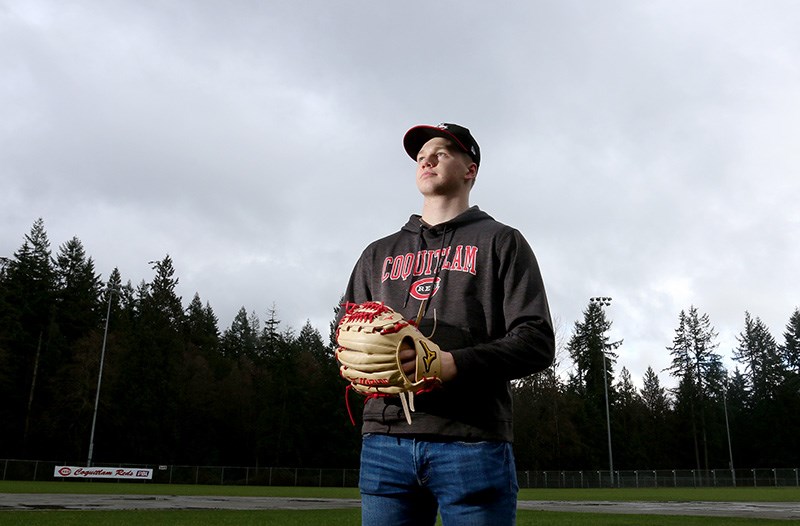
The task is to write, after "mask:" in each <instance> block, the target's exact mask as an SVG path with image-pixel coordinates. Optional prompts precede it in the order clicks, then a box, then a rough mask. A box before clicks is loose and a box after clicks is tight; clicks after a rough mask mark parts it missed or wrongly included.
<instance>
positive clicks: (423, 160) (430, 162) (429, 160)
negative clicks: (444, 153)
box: [419, 154, 436, 166]
mask: <svg viewBox="0 0 800 526" xmlns="http://www.w3.org/2000/svg"><path fill="white" fill-rule="evenodd" d="M419 164H420V166H434V165H435V164H436V156H435V155H433V154H431V155H423V156H422V157H420V160H419Z"/></svg>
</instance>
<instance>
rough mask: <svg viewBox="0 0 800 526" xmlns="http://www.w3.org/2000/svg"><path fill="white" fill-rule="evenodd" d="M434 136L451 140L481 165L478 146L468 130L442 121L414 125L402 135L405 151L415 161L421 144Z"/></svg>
mask: <svg viewBox="0 0 800 526" xmlns="http://www.w3.org/2000/svg"><path fill="white" fill-rule="evenodd" d="M434 137H444V138H445V139H450V140H451V141H453V144H455V145H456V146H457V147H459V148H461V149H462V150H463V151H464V153H466V154H467V155H469V156H470V158H471V159H472V160H473V161H474V162H475V164H477V165H478V166H480V165H481V148H480V146H478V143H477V142H476V141H475V138H474V137H472V134H471V133H470V132H469V130H468V129H467V128H464V127H463V126H459V125H458V124H449V123H446V122H443V123H442V124H440V125H438V126H429V125H427V124H422V125H420V126H414V127H413V128H411V129H410V130H408V131H407V132H406V135H405V137H403V146H404V147H405V149H406V153H408V155H410V156H411V158H412V159H414V160H415V161H416V160H417V154H418V153H419V151H420V150H421V149H422V146H423V145H424V144H425V143H426V142H428V141H430V140H431V139H433V138H434Z"/></svg>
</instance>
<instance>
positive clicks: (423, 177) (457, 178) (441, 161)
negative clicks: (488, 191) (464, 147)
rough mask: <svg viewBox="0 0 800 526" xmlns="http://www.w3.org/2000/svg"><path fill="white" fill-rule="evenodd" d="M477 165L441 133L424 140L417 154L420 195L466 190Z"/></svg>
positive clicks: (448, 194)
mask: <svg viewBox="0 0 800 526" xmlns="http://www.w3.org/2000/svg"><path fill="white" fill-rule="evenodd" d="M477 170H478V167H477V165H476V164H475V163H474V162H472V160H471V159H470V158H469V156H468V155H467V154H465V153H463V152H461V151H460V150H458V149H456V148H454V147H453V143H452V142H451V141H449V140H448V139H445V138H442V137H434V138H433V139H431V140H429V141H428V142H426V143H425V144H424V145H423V146H422V148H421V149H420V151H419V153H418V154H417V188H418V189H419V191H420V192H421V193H422V195H425V196H428V195H431V196H433V195H442V196H453V195H457V194H459V193H462V192H465V191H466V192H469V189H470V188H471V186H472V180H473V179H475V175H476V173H477Z"/></svg>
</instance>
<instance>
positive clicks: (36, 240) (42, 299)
mask: <svg viewBox="0 0 800 526" xmlns="http://www.w3.org/2000/svg"><path fill="white" fill-rule="evenodd" d="M56 290H57V287H56V275H55V267H54V263H53V259H52V256H51V251H50V240H49V239H48V236H47V232H46V231H45V227H44V221H43V220H42V219H41V218H39V219H38V220H36V221H35V222H34V224H33V226H32V227H31V231H30V233H29V234H27V235H26V236H25V241H24V242H23V244H22V247H20V249H19V250H17V251H16V252H15V253H14V257H13V259H11V260H8V261H7V262H6V264H5V266H4V275H3V290H2V293H1V294H2V301H1V302H0V305H2V307H3V312H2V313H0V331H1V332H0V348H2V349H4V355H5V361H6V365H7V373H6V378H7V379H8V380H7V381H6V383H5V390H6V391H7V392H6V393H0V394H4V395H5V396H4V397H3V403H2V404H0V406H3V407H4V410H3V413H2V414H4V415H5V418H6V420H5V421H6V425H5V432H4V433H0V446H5V448H6V451H8V452H9V456H12V455H13V456H18V457H24V456H27V455H29V454H30V451H31V450H32V449H33V448H34V447H35V446H34V445H32V444H31V443H29V440H28V438H29V436H30V435H34V436H35V435H36V429H32V427H35V426H36V423H37V422H39V419H38V418H37V416H38V415H39V414H40V411H41V407H39V406H38V405H37V400H38V396H39V391H40V390H41V376H40V372H41V370H42V369H45V370H49V364H50V363H52V362H53V361H54V360H55V357H54V356H52V355H51V352H50V351H51V347H50V336H51V334H52V332H53V331H52V327H53V323H54V315H55V306H56Z"/></svg>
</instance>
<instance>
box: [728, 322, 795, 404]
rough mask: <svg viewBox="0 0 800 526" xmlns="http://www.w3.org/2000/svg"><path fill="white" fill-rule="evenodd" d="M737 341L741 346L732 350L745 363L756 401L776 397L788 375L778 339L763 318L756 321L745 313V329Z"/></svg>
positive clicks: (738, 360) (739, 360)
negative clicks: (783, 363)
mask: <svg viewBox="0 0 800 526" xmlns="http://www.w3.org/2000/svg"><path fill="white" fill-rule="evenodd" d="M736 340H737V341H738V342H739V345H738V346H737V347H736V349H734V351H733V359H734V360H736V361H737V362H739V363H741V364H743V365H744V366H745V377H746V378H747V380H748V382H749V385H750V389H751V394H752V396H753V398H754V399H755V401H756V403H759V402H761V401H768V400H769V401H771V400H774V398H775V396H776V393H777V391H778V389H779V387H780V385H781V384H782V383H783V379H784V377H785V371H784V370H783V367H782V363H781V357H780V354H779V352H778V344H777V343H776V342H775V338H773V337H772V335H771V334H770V333H769V329H767V326H766V325H764V322H762V321H761V319H760V318H758V317H756V319H755V320H754V319H753V318H752V317H751V316H750V313H749V312H745V318H744V330H743V331H742V333H741V334H740V335H739V336H737V337H736Z"/></svg>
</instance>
